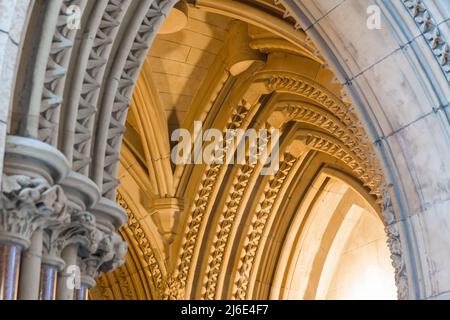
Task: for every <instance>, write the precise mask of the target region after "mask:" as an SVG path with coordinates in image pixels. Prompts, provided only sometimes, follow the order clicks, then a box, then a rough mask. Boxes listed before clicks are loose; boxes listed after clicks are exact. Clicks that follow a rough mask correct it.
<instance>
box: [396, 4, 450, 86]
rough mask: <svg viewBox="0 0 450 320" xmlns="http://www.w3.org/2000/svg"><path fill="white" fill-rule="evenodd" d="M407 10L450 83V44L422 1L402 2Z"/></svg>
mask: <svg viewBox="0 0 450 320" xmlns="http://www.w3.org/2000/svg"><path fill="white" fill-rule="evenodd" d="M402 3H403V5H404V6H405V8H406V10H408V12H409V14H410V15H411V17H412V18H413V19H414V22H415V24H416V25H417V27H418V28H419V29H420V31H422V33H423V35H424V37H425V39H426V41H427V44H428V46H429V47H430V49H431V51H432V52H433V54H434V56H435V57H436V60H437V61H438V63H439V65H440V67H441V69H442V72H443V73H444V75H445V77H446V79H447V81H448V82H449V83H450V42H448V39H445V37H444V36H443V35H442V31H441V30H440V27H439V25H438V24H437V23H436V21H435V20H434V18H433V16H432V14H431V12H430V10H429V9H428V8H427V6H426V3H425V2H424V1H422V0H402Z"/></svg>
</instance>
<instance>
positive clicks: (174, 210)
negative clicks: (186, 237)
mask: <svg viewBox="0 0 450 320" xmlns="http://www.w3.org/2000/svg"><path fill="white" fill-rule="evenodd" d="M182 212H183V204H182V202H181V201H180V200H179V199H176V198H162V199H157V200H155V201H154V202H153V204H152V206H151V207H150V209H149V213H150V216H151V217H152V220H153V222H154V223H155V224H156V226H157V227H158V232H159V233H160V234H161V236H162V237H163V238H164V241H165V243H166V244H167V245H170V244H172V243H173V241H174V240H175V237H176V234H177V228H178V223H179V218H180V215H181V213H182Z"/></svg>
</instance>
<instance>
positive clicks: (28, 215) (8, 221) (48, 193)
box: [0, 176, 69, 241]
mask: <svg viewBox="0 0 450 320" xmlns="http://www.w3.org/2000/svg"><path fill="white" fill-rule="evenodd" d="M0 210H1V211H0V232H1V233H7V234H14V235H16V236H19V237H22V238H23V239H25V240H28V241H29V239H30V238H31V236H32V234H33V232H34V231H35V230H37V229H44V228H49V227H52V226H55V225H59V224H61V223H64V222H66V221H68V219H69V214H68V213H67V210H66V197H65V196H64V193H63V190H62V188H61V187H59V186H50V185H49V183H48V182H47V181H46V180H44V179H35V178H30V177H27V176H3V182H2V193H1V209H0Z"/></svg>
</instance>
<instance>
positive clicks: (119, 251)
mask: <svg viewBox="0 0 450 320" xmlns="http://www.w3.org/2000/svg"><path fill="white" fill-rule="evenodd" d="M101 233H102V238H101V240H100V241H99V244H98V247H97V250H96V251H95V252H92V253H91V254H89V255H88V256H86V257H80V259H79V260H80V261H79V265H80V269H81V276H82V278H83V277H84V278H85V279H96V278H98V276H99V275H100V273H101V272H111V271H113V270H115V269H117V268H118V267H120V266H121V265H123V264H124V263H125V254H126V252H127V250H128V246H127V244H126V243H125V242H124V241H123V240H122V239H121V238H120V236H119V235H117V234H115V233H107V232H101ZM86 285H89V283H86Z"/></svg>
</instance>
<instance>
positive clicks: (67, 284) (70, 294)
mask: <svg viewBox="0 0 450 320" xmlns="http://www.w3.org/2000/svg"><path fill="white" fill-rule="evenodd" d="M61 256H62V259H63V260H64V262H65V263H66V267H65V268H64V270H63V271H61V272H59V273H58V284H57V289H56V299H57V300H73V299H74V288H75V286H76V282H79V281H80V279H74V276H78V277H80V275H79V274H78V275H74V273H73V272H74V271H75V270H74V266H76V265H77V256H78V245H70V246H68V247H67V248H65V249H64V250H63V252H62V254H61Z"/></svg>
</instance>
